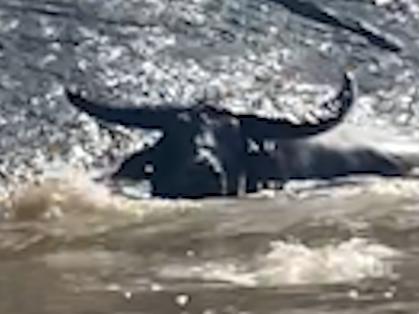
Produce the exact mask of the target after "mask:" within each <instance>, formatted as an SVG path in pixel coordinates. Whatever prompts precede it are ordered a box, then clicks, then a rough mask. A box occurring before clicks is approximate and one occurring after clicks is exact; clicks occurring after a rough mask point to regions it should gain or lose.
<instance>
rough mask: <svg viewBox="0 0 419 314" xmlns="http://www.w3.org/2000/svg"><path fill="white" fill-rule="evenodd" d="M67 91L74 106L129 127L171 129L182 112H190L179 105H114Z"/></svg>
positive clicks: (104, 119)
mask: <svg viewBox="0 0 419 314" xmlns="http://www.w3.org/2000/svg"><path fill="white" fill-rule="evenodd" d="M65 93H66V96H67V99H68V100H69V101H70V102H71V103H72V104H73V105H74V106H76V107H77V108H79V109H80V110H82V111H84V112H86V113H88V114H89V115H91V116H94V117H96V118H98V119H100V120H103V121H106V122H111V123H117V124H121V125H124V126H128V127H138V128H144V129H163V130H165V129H170V128H173V127H174V126H175V125H177V123H178V122H179V120H180V117H181V116H182V114H187V113H188V108H179V107H169V108H168V107H163V106H158V107H141V108H138V107H112V106H107V105H104V104H98V103H96V102H93V101H91V100H88V99H86V98H84V97H83V96H82V95H81V94H80V93H77V92H73V91H70V90H69V89H66V90H65ZM189 110H190V109H189Z"/></svg>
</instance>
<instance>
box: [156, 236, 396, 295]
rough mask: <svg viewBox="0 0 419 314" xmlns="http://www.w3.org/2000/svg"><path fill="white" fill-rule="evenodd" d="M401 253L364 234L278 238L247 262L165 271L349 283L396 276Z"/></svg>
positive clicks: (252, 283)
mask: <svg viewBox="0 0 419 314" xmlns="http://www.w3.org/2000/svg"><path fill="white" fill-rule="evenodd" d="M400 254H401V253H400V252H398V251H397V250H395V249H393V248H391V247H388V246H385V245H382V244H377V243H372V242H370V241H368V240H366V239H363V238H352V239H350V240H348V241H344V242H341V243H340V244H337V245H327V246H324V247H320V248H311V247H308V246H306V245H303V244H295V243H287V242H283V241H276V242H273V243H272V244H271V250H270V251H269V252H268V253H267V254H266V255H263V256H261V257H258V258H256V259H255V260H254V261H252V262H250V263H249V264H247V265H246V264H241V263H238V262H231V261H224V262H219V261H213V262H211V261H208V262H205V263H203V264H202V265H193V266H190V267H185V266H184V265H183V266H176V267H169V268H166V269H163V270H162V272H161V274H162V275H163V276H168V277H173V276H175V277H177V276H179V274H182V276H183V278H184V277H187V278H198V279H203V280H206V281H221V282H227V283H231V284H234V285H239V286H245V287H264V286H266V287H276V286H281V285H300V284H306V285H307V284H334V283H347V282H356V281H359V280H362V279H366V278H389V277H393V276H395V272H394V269H393V265H394V264H393V261H394V259H395V258H396V257H398V256H400Z"/></svg>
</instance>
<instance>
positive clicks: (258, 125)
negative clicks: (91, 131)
mask: <svg viewBox="0 0 419 314" xmlns="http://www.w3.org/2000/svg"><path fill="white" fill-rule="evenodd" d="M66 96H67V98H68V100H69V101H70V102H71V103H72V104H73V105H75V106H76V107H77V108H79V109H80V110H82V111H84V112H86V113H88V114H90V115H92V116H94V117H96V118H98V119H100V120H103V121H106V122H111V123H117V124H121V125H124V126H127V127H135V128H145V129H159V130H161V131H162V132H163V136H162V137H161V138H160V140H159V141H158V142H157V143H156V144H155V145H154V146H152V147H150V148H147V149H145V150H143V151H140V152H137V153H134V154H133V155H131V156H130V157H129V158H128V159H126V160H125V161H124V162H123V163H122V164H121V166H120V167H119V169H118V171H117V172H116V173H115V174H114V175H113V178H115V179H121V178H122V179H133V180H143V179H148V180H150V182H151V185H152V189H153V195H155V196H160V197H172V198H173V197H189V198H198V197H205V196H214V195H238V194H240V193H241V192H245V191H250V190H252V189H253V187H252V186H253V185H254V184H253V182H256V181H258V180H264V178H263V174H262V175H260V173H257V171H255V168H257V163H255V161H256V160H258V158H261V157H263V155H264V154H263V153H262V152H260V154H259V155H258V156H257V158H255V156H254V154H251V153H250V149H249V143H250V142H252V141H253V142H258V143H261V142H263V141H265V140H269V139H270V140H295V139H299V138H306V137H310V136H313V135H316V134H319V133H322V132H325V131H327V130H330V129H332V128H333V127H335V126H336V125H338V124H339V123H340V122H341V121H342V120H343V118H344V117H345V115H346V114H347V112H348V111H349V109H350V108H351V106H352V104H353V103H354V98H355V92H354V82H353V78H352V76H351V75H350V74H347V73H345V74H344V76H343V82H342V86H341V88H340V91H339V92H338V93H337V95H336V96H335V97H334V98H333V99H330V100H329V101H326V102H325V103H324V104H322V107H324V108H323V109H327V111H328V115H327V116H326V117H318V119H317V120H318V121H317V122H304V123H302V124H294V123H291V122H290V121H288V120H285V119H270V118H263V117H258V116H255V115H251V114H233V113H231V112H229V111H227V110H225V109H220V108H216V107H214V106H210V105H208V104H198V105H196V106H193V107H191V108H185V107H179V106H174V105H170V106H156V107H140V108H135V107H111V106H108V105H103V104H99V103H97V102H93V101H90V100H88V99H86V98H85V97H83V96H82V95H81V94H80V93H78V92H75V91H72V90H66ZM287 158H293V156H288V157H287ZM268 160H270V161H271V160H272V158H268ZM261 168H265V165H261ZM262 172H263V171H262ZM252 175H255V178H249V176H252ZM246 181H249V182H250V185H249V184H246Z"/></svg>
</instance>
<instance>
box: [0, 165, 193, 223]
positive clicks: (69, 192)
mask: <svg viewBox="0 0 419 314" xmlns="http://www.w3.org/2000/svg"><path fill="white" fill-rule="evenodd" d="M0 206H1V207H3V208H5V209H6V213H7V214H6V216H7V217H8V218H11V219H15V220H34V219H55V218H60V217H62V216H64V215H66V214H70V213H72V214H75V213H89V212H95V213H96V212H98V211H99V212H100V211H102V212H103V211H105V212H123V213H128V214H134V215H137V216H143V215H145V214H146V213H148V212H150V211H154V212H156V211H157V212H158V210H159V209H163V210H164V209H168V208H169V209H177V210H183V209H187V208H197V207H199V206H200V204H199V202H194V201H188V200H176V201H168V200H161V199H153V200H133V199H130V198H127V197H125V196H123V195H119V194H116V193H114V192H112V189H111V188H110V187H108V186H106V185H105V184H103V183H98V182H95V181H93V180H92V178H91V177H90V176H89V175H88V174H87V173H85V172H84V171H82V170H76V169H71V170H67V171H64V172H62V173H60V174H58V175H54V176H48V177H43V178H37V180H34V181H33V182H31V183H27V184H23V185H21V186H18V187H16V188H14V189H13V191H12V192H10V193H8V194H7V195H4V196H3V197H2V198H1V200H0Z"/></svg>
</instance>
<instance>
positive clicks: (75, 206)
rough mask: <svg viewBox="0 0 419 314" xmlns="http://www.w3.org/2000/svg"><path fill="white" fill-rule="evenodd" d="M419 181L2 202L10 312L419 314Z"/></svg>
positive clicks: (85, 183)
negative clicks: (236, 194)
mask: <svg viewBox="0 0 419 314" xmlns="http://www.w3.org/2000/svg"><path fill="white" fill-rule="evenodd" d="M418 186H419V184H418V182H416V181H408V180H397V179H394V180H386V181H384V180H381V179H372V180H367V181H366V182H364V183H363V184H358V185H353V184H348V185H344V186H339V187H330V186H329V187H327V188H325V187H322V186H319V187H317V188H310V190H309V191H308V190H307V189H303V188H300V189H294V190H288V191H286V192H277V193H275V194H273V193H265V194H263V193H262V194H258V195H251V196H247V197H246V198H242V199H209V200H203V201H188V200H177V201H167V200H157V199H154V200H132V199H127V198H124V197H122V196H120V195H114V194H112V193H111V192H109V190H108V189H107V188H106V187H104V186H103V185H100V184H97V183H93V182H91V181H89V179H87V178H81V179H78V180H74V177H72V178H70V179H69V178H61V179H54V180H52V181H51V182H49V181H47V182H44V183H40V184H37V185H36V186H28V187H25V189H22V191H21V192H20V193H15V194H14V195H13V196H11V198H10V199H7V200H4V201H3V205H4V206H5V207H7V208H8V215H7V217H6V218H4V220H3V221H2V223H1V224H0V230H1V233H2V239H1V241H0V245H1V246H0V255H1V263H0V270H1V274H2V275H1V277H0V287H1V289H0V310H1V312H2V313H16V314H17V313H313V312H314V313H325V312H332V313H336V312H338V311H339V312H345V313H383V312H384V313H394V312H398V313H415V312H416V311H417V308H418V307H419V303H418V300H419V298H418V291H419V277H418V266H417V265H419V263H418V261H419V255H418V252H419V245H418V239H419V232H418V230H419V220H418V218H417V217H418V211H419V207H418V205H417V197H418V194H417V188H418Z"/></svg>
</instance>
